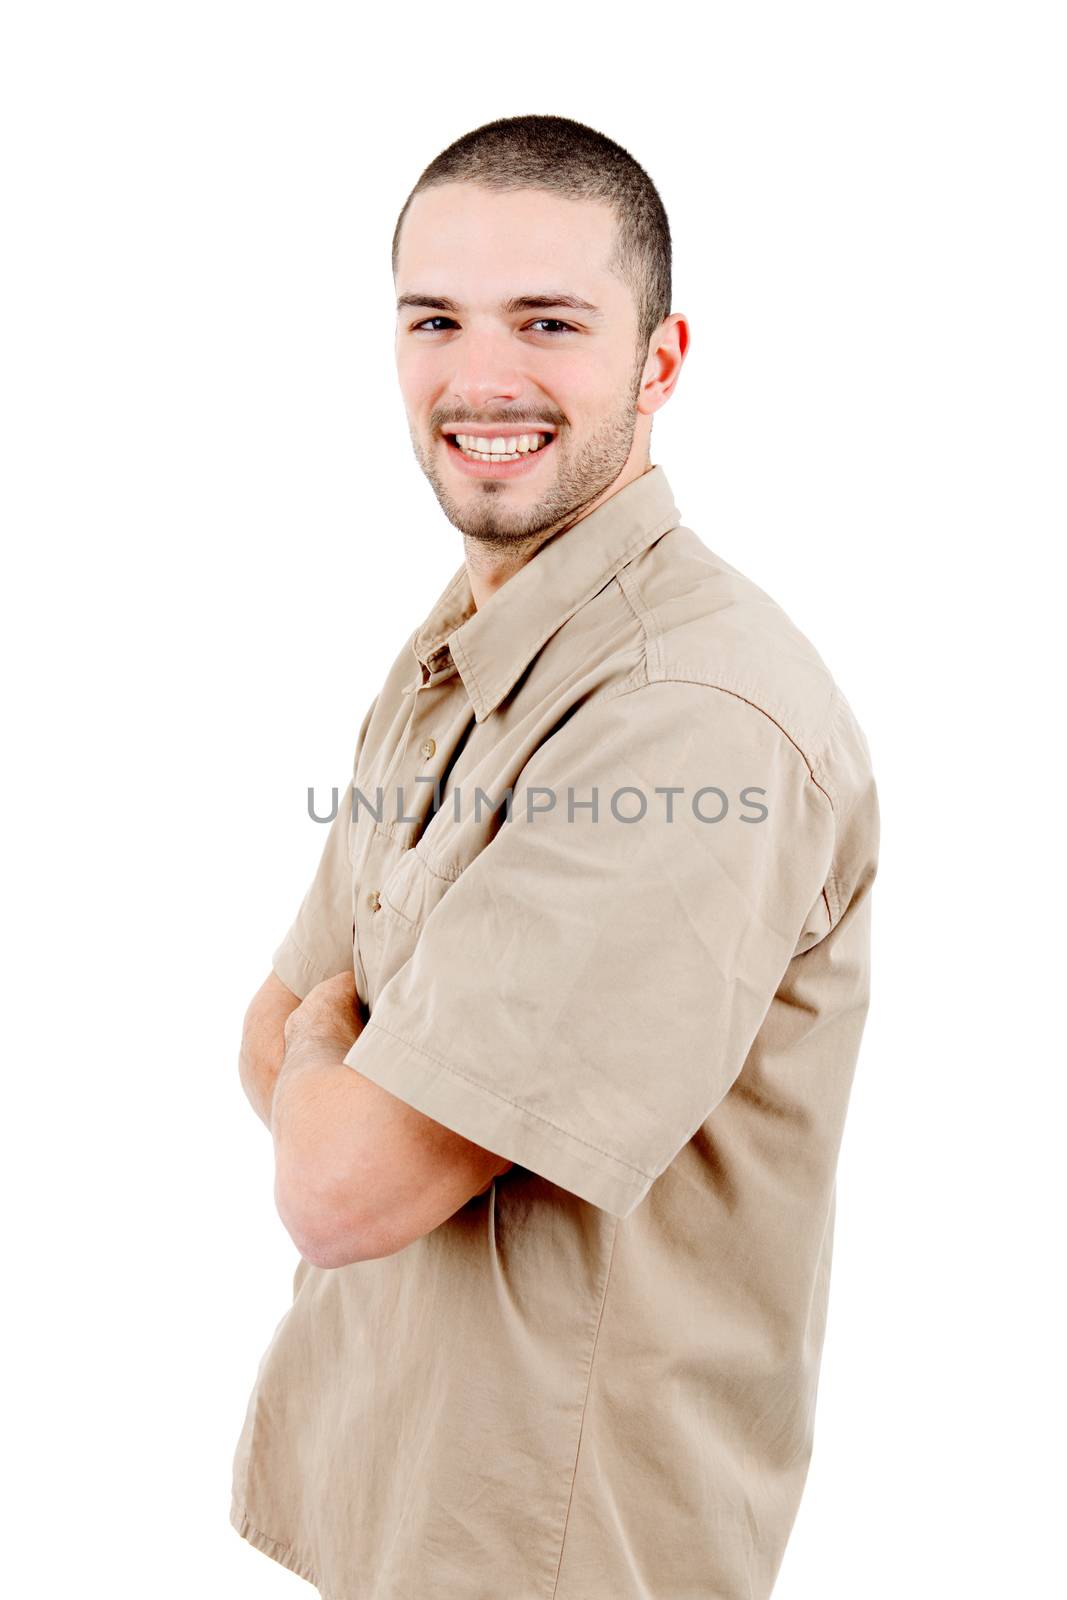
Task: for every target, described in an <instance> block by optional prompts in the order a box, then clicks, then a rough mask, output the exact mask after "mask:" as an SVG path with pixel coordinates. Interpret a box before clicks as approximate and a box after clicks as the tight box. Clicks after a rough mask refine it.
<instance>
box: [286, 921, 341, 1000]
mask: <svg viewBox="0 0 1067 1600" xmlns="http://www.w3.org/2000/svg"><path fill="white" fill-rule="evenodd" d="M271 966H272V967H273V968H274V971H275V972H276V973H277V975H278V977H279V978H280V979H281V980H282V982H283V983H284V984H285V986H286V988H287V989H291V990H292V991H293V993H294V994H296V995H299V996H300V998H301V1000H305V999H306V998H307V996H308V995H309V994H310V993H311V991H312V989H314V987H315V985H316V984H318V983H323V982H324V981H325V980H326V979H327V978H328V977H330V976H331V974H330V973H328V972H323V971H322V970H321V968H319V967H316V966H315V965H314V963H313V962H311V961H309V960H308V958H307V956H306V955H305V954H304V952H303V951H302V950H301V949H300V947H299V945H297V944H295V943H294V941H293V936H292V934H288V933H287V934H286V936H285V938H284V939H283V940H282V942H281V944H280V945H279V946H278V948H277V950H275V952H274V954H273V956H272V957H271Z"/></svg>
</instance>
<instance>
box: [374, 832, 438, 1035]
mask: <svg viewBox="0 0 1067 1600" xmlns="http://www.w3.org/2000/svg"><path fill="white" fill-rule="evenodd" d="M452 882H453V880H452V879H450V878H444V877H441V876H440V875H439V874H438V873H436V872H434V871H433V870H432V869H431V868H430V867H428V866H427V864H426V862H425V860H424V859H423V857H422V856H421V855H420V853H419V851H418V848H417V847H413V848H412V849H410V850H405V851H404V853H403V854H402V855H401V856H400V858H399V860H398V861H396V862H395V864H394V865H393V867H392V868H391V869H390V871H389V873H388V874H387V875H386V878H385V881H384V882H383V884H382V886H381V889H380V890H379V900H380V905H379V908H378V910H377V911H376V912H375V913H374V916H373V918H372V919H371V940H372V944H373V962H372V963H371V964H369V965H368V964H367V963H365V965H368V971H367V976H368V979H369V982H370V989H371V993H370V1009H371V1010H373V1008H374V1003H375V1001H376V1000H377V998H378V996H379V995H380V994H381V992H382V990H383V989H384V988H385V986H386V984H387V983H388V982H389V980H390V978H392V977H394V976H395V975H396V973H398V972H399V971H400V968H401V967H402V966H403V965H404V963H405V962H406V961H409V960H410V959H411V957H412V955H413V954H414V952H415V946H416V945H417V944H418V942H419V937H420V935H421V933H422V930H423V928H424V927H425V925H426V919H427V918H428V917H429V915H430V913H431V911H432V910H433V908H434V906H436V905H437V903H438V902H439V901H440V900H441V899H442V898H443V897H444V895H445V894H446V893H447V891H448V890H449V889H450V888H451V886H452ZM371 966H373V971H371V970H370V967H371Z"/></svg>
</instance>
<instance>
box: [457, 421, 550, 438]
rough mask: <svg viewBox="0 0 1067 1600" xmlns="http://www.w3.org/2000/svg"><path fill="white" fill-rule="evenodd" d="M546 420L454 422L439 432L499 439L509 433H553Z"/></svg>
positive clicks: (517, 434) (509, 434) (520, 434)
mask: <svg viewBox="0 0 1067 1600" xmlns="http://www.w3.org/2000/svg"><path fill="white" fill-rule="evenodd" d="M555 431H556V430H555V428H553V427H552V426H551V425H550V424H549V423H547V422H497V423H490V424H489V425H488V426H485V425H483V424H482V423H477V422H454V423H451V424H450V425H449V426H448V427H447V428H442V429H441V432H442V433H443V434H445V435H448V436H451V437H452V438H455V436H456V434H458V433H464V434H471V435H472V436H473V437H474V438H476V439H501V438H504V439H506V438H509V437H510V436H511V435H513V434H514V435H516V436H518V437H521V436H522V434H524V433H555Z"/></svg>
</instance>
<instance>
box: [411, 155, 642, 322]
mask: <svg viewBox="0 0 1067 1600" xmlns="http://www.w3.org/2000/svg"><path fill="white" fill-rule="evenodd" d="M615 236H616V219H615V215H614V213H613V212H612V210H611V208H610V207H609V206H607V205H604V204H603V203H601V202H599V201H578V200H571V199H568V198H565V197H564V196H562V195H557V194H552V193H548V192H546V191H543V190H539V189H514V190H512V189H506V190H489V189H486V188H484V186H482V185H480V184H471V183H460V184H442V185H440V186H438V187H437V188H432V189H425V190H423V191H422V192H421V193H419V194H417V195H416V196H415V198H414V199H413V200H412V202H411V205H410V207H409V208H408V213H407V215H406V217H405V218H404V223H403V226H402V228H401V231H400V242H399V250H398V257H397V287H398V289H400V290H401V291H403V290H405V289H408V288H421V287H423V286H424V283H425V277H424V274H425V271H426V269H427V268H429V267H431V266H435V267H437V269H438V270H439V271H448V270H449V269H450V268H452V267H458V268H459V269H460V270H461V273H462V276H463V277H464V278H472V277H475V276H476V277H477V278H478V280H479V282H480V283H482V284H483V285H486V286H488V287H489V288H490V291H491V292H493V293H495V295H496V297H497V298H503V297H504V296H505V295H506V294H514V293H526V292H534V291H535V290H536V292H541V291H542V289H543V290H544V291H545V292H549V291H551V290H552V289H553V288H555V287H557V286H558V285H559V284H560V283H562V282H565V281H566V280H567V279H568V278H571V277H573V275H574V273H575V272H581V273H582V274H584V275H586V276H587V277H589V278H590V279H591V280H592V279H593V278H595V279H596V280H597V281H598V282H602V281H603V280H604V279H605V278H607V277H609V276H610V273H609V267H608V263H609V260H610V257H611V254H612V250H613V247H614V243H615ZM568 269H569V270H568ZM413 274H417V275H418V277H419V279H420V282H419V284H414V283H413V282H405V283H404V284H401V283H400V279H401V278H404V279H410V278H411V277H412V275H413ZM490 278H492V279H493V280H494V281H493V282H492V284H489V283H488V280H489V279H490ZM538 279H539V280H540V283H539V284H538V283H536V282H535V280H538ZM592 286H593V285H592V282H590V287H592ZM570 288H571V292H572V293H574V292H577V293H581V292H582V290H581V288H580V286H578V285H577V284H571V285H570ZM446 292H447V291H446ZM587 298H588V299H590V300H593V301H595V299H596V297H595V295H591V294H590V295H587Z"/></svg>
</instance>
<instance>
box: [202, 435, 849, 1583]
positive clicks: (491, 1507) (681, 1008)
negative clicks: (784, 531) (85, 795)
mask: <svg viewBox="0 0 1067 1600" xmlns="http://www.w3.org/2000/svg"><path fill="white" fill-rule="evenodd" d="M594 790H595V791H596V800H597V804H596V810H595V811H594V809H593V807H592V804H591V802H592V800H593V791H594ZM479 791H480V792H481V795H482V800H481V801H480V802H479V801H478V799H477V796H478V792H479ZM672 791H673V792H672ZM628 819H629V820H628ZM878 841H879V813H878V800H877V790H876V785H875V781H874V777H873V773H872V765H871V758H870V752H869V749H868V745H867V741H866V739H865V737H864V734H863V733H862V731H861V729H860V727H859V725H858V723H857V721H856V718H855V716H854V715H853V712H852V710H851V708H850V706H849V704H848V702H847V701H846V700H845V698H844V696H843V694H842V693H841V691H840V689H839V688H838V686H837V684H836V682H835V681H834V679H833V677H832V675H831V673H830V672H829V670H828V668H827V667H826V665H825V663H824V662H823V661H822V659H821V658H820V656H819V655H818V654H817V652H816V651H815V649H814V647H813V646H812V645H811V643H810V642H809V641H808V640H807V639H806V638H805V637H804V635H803V634H802V633H801V632H800V631H799V630H798V629H797V628H796V627H795V625H794V624H793V623H792V622H791V620H790V619H789V617H788V616H787V615H786V614H785V612H784V611H783V610H782V609H781V608H780V607H779V606H778V605H777V604H776V603H775V602H774V601H773V600H772V599H771V598H770V597H769V596H768V595H767V594H766V593H765V592H764V591H763V590H761V589H760V588H758V587H757V586H756V585H755V584H754V583H752V582H751V581H750V580H749V579H748V578H746V577H745V576H744V575H743V574H742V573H741V572H740V571H738V570H737V569H736V568H734V567H732V566H731V565H730V564H729V563H727V562H726V561H725V560H723V559H722V557H720V556H718V555H717V554H716V553H715V552H714V551H713V550H712V549H710V548H709V547H708V546H707V545H706V544H705V543H703V542H702V540H701V539H700V538H699V537H698V536H697V534H696V533H695V532H693V531H692V530H690V529H689V528H687V527H685V526H683V524H682V521H681V514H680V512H679V511H678V508H677V506H676V505H675V502H674V497H673V494H672V492H671V489H670V487H669V484H668V482H667V478H666V475H665V473H664V470H663V468H662V467H660V466H654V467H652V468H651V469H650V470H649V471H647V472H646V473H645V474H644V475H643V476H642V477H640V478H638V479H636V480H635V481H633V482H632V483H630V484H628V485H627V486H626V487H625V488H623V489H622V490H620V491H618V492H617V493H616V494H614V495H613V496H612V497H611V498H610V499H609V500H608V501H606V502H605V503H604V504H603V505H601V506H600V507H598V508H597V509H596V510H595V511H593V512H592V513H591V514H590V515H588V516H586V517H585V518H583V519H582V520H580V521H579V522H578V523H577V524H575V525H574V526H573V527H571V528H569V529H567V530H565V531H564V532H563V533H561V534H558V535H555V536H554V537H553V538H552V539H550V540H549V541H548V542H547V543H546V544H545V545H544V546H542V548H541V549H540V550H539V551H538V552H537V553H536V555H535V556H534V557H533V558H532V560H530V561H529V562H528V563H527V564H526V565H525V566H524V567H522V568H521V569H520V570H519V571H518V572H517V573H515V574H514V575H513V576H512V577H511V578H509V579H508V581H507V582H506V583H505V584H503V585H502V587H501V588H500V589H499V590H497V591H496V592H495V593H494V594H493V595H492V596H491V597H490V598H489V600H488V601H487V602H486V603H485V604H484V605H483V607H482V609H481V610H477V609H476V608H475V605H474V601H473V597H472V594H471V590H470V585H469V581H468V578H467V571H466V566H465V565H464V566H462V567H460V569H459V570H458V571H457V572H456V574H455V575H454V577H453V578H452V580H451V581H450V582H449V584H448V585H447V586H446V588H445V589H444V591H443V592H442V594H441V595H440V597H439V599H438V600H437V602H436V603H435V605H434V606H433V608H432V610H431V612H430V615H429V616H428V617H427V618H426V619H425V620H424V621H423V623H422V624H421V626H420V627H418V628H417V629H416V630H415V631H414V633H413V634H412V635H411V636H410V637H409V639H408V640H407V641H406V642H405V644H404V646H403V648H402V649H401V650H400V652H399V654H398V655H397V657H396V660H395V661H394V663H393V665H392V667H391V668H390V670H389V673H388V674H387V676H386V678H385V681H384V683H383V684H382V686H381V688H380V690H379V692H378V694H377V695H376V696H375V698H374V700H373V702H372V703H371V705H370V706H369V708H368V709H367V711H366V713H365V715H364V717H363V720H362V724H361V726H360V728H359V731H358V735H357V737H356V740H355V756H354V761H353V770H352V781H351V783H350V784H349V787H348V790H347V791H345V792H343V793H342V795H341V796H340V800H339V807H338V812H337V816H336V818H335V819H334V821H333V822H332V824H331V825H330V828H329V832H328V835H327V837H326V839H325V843H324V848H323V851H322V855H321V859H320V862H319V866H318V869H317V871H316V873H315V875H314V879H313V881H312V883H311V885H310V887H309V889H308V892H307V895H306V896H305V898H304V901H303V903H302V905H301V906H300V907H299V909H298V910H297V913H296V915H295V917H294V920H293V922H292V925H291V927H290V929H289V931H288V932H287V933H286V935H285V937H284V939H283V940H282V942H281V944H280V945H279V946H278V948H277V950H276V951H275V952H274V955H273V967H274V970H275V972H276V973H277V974H278V976H279V977H280V978H281V979H282V981H283V982H284V983H286V984H287V985H288V986H289V988H290V989H292V990H293V992H294V993H296V994H297V995H299V996H301V997H303V996H305V995H306V994H307V993H308V992H309V991H310V989H311V988H312V987H313V986H314V985H315V984H316V983H318V982H320V981H322V980H323V979H325V978H327V977H330V976H332V975H334V974H336V973H338V972H341V971H345V970H348V969H351V970H352V971H353V972H354V974H355V981H356V988H357V993H358V996H359V999H360V1002H361V1005H362V1006H363V1008H364V1014H365V1015H366V1017H367V1019H368V1020H367V1022H366V1025H365V1027H364V1029H363V1031H362V1033H361V1034H360V1036H359V1038H358V1039H357V1040H356V1042H355V1044H354V1045H353V1047H352V1049H351V1051H350V1052H349V1054H348V1056H347V1064H348V1065H349V1066H350V1067H351V1068H352V1069H353V1070H355V1071H358V1072H360V1073H362V1074H364V1075H365V1076H366V1077H368V1078H369V1079H371V1080H373V1081H374V1082H375V1083H377V1084H379V1085H380V1086H382V1087H383V1088H385V1089H387V1090H388V1091H389V1092H390V1093H392V1094H394V1095H397V1096H398V1097H399V1098H401V1099H402V1100H405V1101H406V1102H408V1103H409V1104H410V1105H412V1106H414V1107H416V1108H417V1109H418V1110H420V1111H422V1112H424V1113H425V1114H426V1115H428V1116H430V1117H433V1118H435V1119H436V1120H437V1121H439V1122H441V1123H443V1124H445V1125H446V1126H447V1127H449V1128H452V1129H454V1130H455V1131H456V1132H458V1133H461V1134H463V1135H465V1136H466V1137H467V1138H469V1139H472V1140H474V1141H475V1142H476V1143H478V1144H480V1145H483V1146H485V1147H486V1148H487V1149H490V1150H493V1151H494V1152H496V1153H497V1154H498V1155H500V1156H501V1157H503V1158H505V1159H508V1160H511V1161H512V1162H514V1163H515V1165H514V1166H513V1167H512V1168H511V1170H510V1171H509V1172H507V1173H506V1174H504V1175H503V1176H502V1177H501V1178H498V1179H496V1180H494V1182H493V1183H492V1185H491V1186H490V1188H489V1189H488V1190H487V1191H486V1193H484V1194H482V1195H479V1196H476V1197H475V1198H474V1199H472V1200H471V1201H470V1202H469V1203H468V1204H466V1205H465V1206H463V1207H462V1208H461V1209H460V1210H459V1211H457V1212H456V1213H455V1214H454V1215H453V1216H452V1217H450V1218H449V1219H448V1220H447V1221H446V1222H444V1223H442V1224H441V1225H440V1226H439V1227H438V1228H436V1229H434V1230H433V1231H432V1232H431V1233H429V1234H427V1235H426V1236H425V1237H423V1238H421V1239H418V1240H416V1241H415V1242H414V1243H412V1244H411V1245H409V1246H408V1247H407V1248H405V1249H403V1250H401V1251H399V1252H397V1253H396V1254H394V1255H392V1256H388V1257H384V1258H382V1259H379V1260H373V1261H365V1262H358V1263H354V1264H352V1265H350V1266H346V1267H342V1268H335V1269H320V1268H317V1267H315V1266H313V1265H312V1264H310V1263H309V1262H307V1261H305V1260H303V1259H302V1260H301V1261H300V1263H299V1265H298V1266H297V1268H296V1271H295V1275H294V1280H293V1297H292V1303H291V1305H290V1306H289V1307H288V1309H287V1310H286V1312H285V1315H284V1316H283V1317H282V1319H281V1321H280V1322H279V1323H278V1325H277V1327H276V1329H275V1332H274V1335H273V1338H272V1339H271V1342H270V1344H269V1346H268V1348H267V1350H266V1351H265V1353H264V1355H263V1357H262V1359H261V1362H260V1365H259V1370H258V1373H257V1377H256V1381H255V1385H254V1388H253V1391H252V1394H251V1396H250V1398H249V1401H248V1406H247V1411H246V1415H245V1421H244V1425H243V1428H242V1431H241V1434H240V1438H239V1441H238V1444H237V1449H236V1452H235V1457H234V1463H233V1495H232V1503H231V1511H230V1516H231V1521H232V1522H233V1525H234V1527H235V1528H236V1529H237V1531H238V1532H239V1533H240V1534H241V1535H242V1537H244V1538H245V1539H247V1540H248V1541H249V1542H250V1543H252V1544H253V1545H255V1546H256V1547H257V1548H258V1549H260V1550H262V1551H264V1552H265V1553H266V1554H268V1555H270V1556H271V1557H273V1558H274V1559H275V1560H277V1561H279V1562H281V1563H282V1564H283V1565H284V1566H286V1567H289V1568H290V1569H291V1570H292V1571H294V1572H297V1573H299V1574H300V1575H301V1576H303V1577H305V1578H306V1579H308V1580H309V1581H310V1582H311V1583H312V1584H314V1585H315V1586H316V1587H317V1588H318V1589H319V1591H320V1593H321V1594H322V1595H323V1596H324V1597H325V1600H411V1597H419V1600H421V1597H423V1596H438V1595H439V1596H442V1597H448V1600H501V1597H502V1596H504V1595H507V1596H509V1597H516V1600H523V1597H528V1600H535V1597H543V1600H691V1597H692V1600H695V1597H697V1596H701V1597H721V1600H763V1597H766V1596H768V1595H770V1593H771V1589H772V1586H773V1583H774V1580H775V1577H776V1574H777V1571H778V1568H779V1565H780V1562H781V1558H782V1555H783V1552H784V1548H785V1545H786V1541H787V1539H788V1536H789V1532H790V1530H791V1527H792V1524H793V1521H794V1518H795V1515H796V1511H797V1507H798V1504H799V1501H800V1497H801V1493H802V1490H803V1485H804V1481H805V1478H806V1474H807V1470H808V1464H809V1460H810V1456H811V1451H812V1445H813V1434H814V1412H815V1400H816V1390H817V1382H818V1373H819V1366H820V1361H821V1353H822V1346H823V1337H824V1331H825V1321H826V1314H827V1298H828V1289H829V1278H830V1265H831V1255H832V1240H833V1227H834V1216H835V1207H836V1167H837V1159H838V1152H839V1147H840V1141H841V1137H842V1130H843V1124H844V1119H845V1114H846V1110H847V1104H848V1099H849V1094H850V1089H851V1084H852V1081H853V1076H854V1069H855V1066H856V1061H857V1056H858V1051H859V1046H860V1040H861V1036H862V1033H863V1028H864V1023H865V1018H866V1014H867V1009H868V1004H869V993H870V934H871V888H872V885H873V882H874V878H875V875H876V871H877V854H878Z"/></svg>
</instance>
